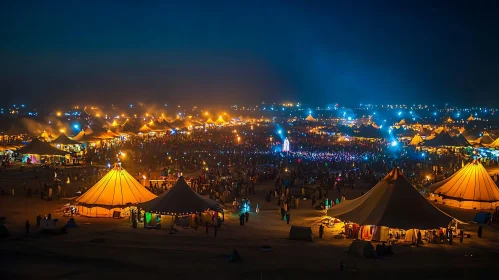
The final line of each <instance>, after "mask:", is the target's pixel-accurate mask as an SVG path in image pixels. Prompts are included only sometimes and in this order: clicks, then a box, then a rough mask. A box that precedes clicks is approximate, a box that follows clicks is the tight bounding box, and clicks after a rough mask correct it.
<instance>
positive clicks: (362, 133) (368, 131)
mask: <svg viewBox="0 0 499 280" xmlns="http://www.w3.org/2000/svg"><path fill="white" fill-rule="evenodd" d="M354 137H356V138H366V139H379V138H384V136H383V134H382V133H381V130H379V129H377V128H375V127H374V126H372V125H368V126H366V125H361V126H360V127H359V130H358V132H357V133H356V134H355V136H354Z"/></svg>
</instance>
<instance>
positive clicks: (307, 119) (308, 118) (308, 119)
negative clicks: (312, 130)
mask: <svg viewBox="0 0 499 280" xmlns="http://www.w3.org/2000/svg"><path fill="white" fill-rule="evenodd" d="M305 120H306V121H307V122H315V121H317V119H315V118H314V117H312V114H310V115H308V117H306V118H305Z"/></svg>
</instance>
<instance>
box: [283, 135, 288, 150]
mask: <svg viewBox="0 0 499 280" xmlns="http://www.w3.org/2000/svg"><path fill="white" fill-rule="evenodd" d="M282 151H283V152H289V140H288V138H287V137H286V139H284V144H283V145H282Z"/></svg>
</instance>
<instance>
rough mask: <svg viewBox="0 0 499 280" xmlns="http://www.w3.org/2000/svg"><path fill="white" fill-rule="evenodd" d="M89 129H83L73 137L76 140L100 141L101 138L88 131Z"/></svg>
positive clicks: (85, 141)
mask: <svg viewBox="0 0 499 280" xmlns="http://www.w3.org/2000/svg"><path fill="white" fill-rule="evenodd" d="M86 131H87V130H81V131H80V132H79V133H78V134H76V135H75V136H74V137H73V138H72V139H73V140H74V141H76V142H81V143H89V142H99V141H100V140H99V139H97V138H95V137H93V136H92V135H91V133H87V132H86Z"/></svg>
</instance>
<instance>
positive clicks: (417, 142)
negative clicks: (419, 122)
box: [409, 134, 423, 146]
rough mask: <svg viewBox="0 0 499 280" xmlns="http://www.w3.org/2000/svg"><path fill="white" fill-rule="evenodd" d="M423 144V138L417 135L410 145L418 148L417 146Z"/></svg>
mask: <svg viewBox="0 0 499 280" xmlns="http://www.w3.org/2000/svg"><path fill="white" fill-rule="evenodd" d="M422 142H423V138H421V136H420V135H419V134H416V135H414V137H413V138H412V140H411V142H410V143H409V145H411V146H417V145H419V144H421V143H422Z"/></svg>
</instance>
